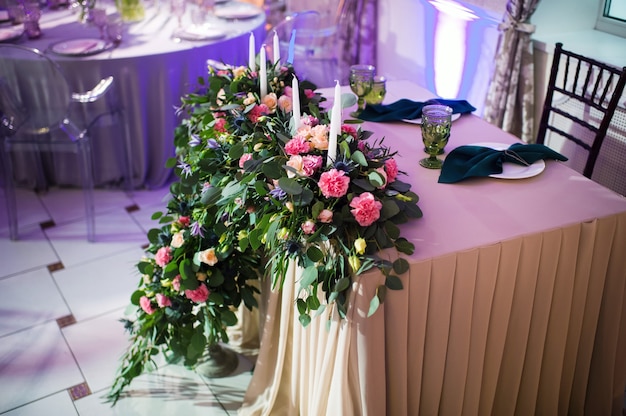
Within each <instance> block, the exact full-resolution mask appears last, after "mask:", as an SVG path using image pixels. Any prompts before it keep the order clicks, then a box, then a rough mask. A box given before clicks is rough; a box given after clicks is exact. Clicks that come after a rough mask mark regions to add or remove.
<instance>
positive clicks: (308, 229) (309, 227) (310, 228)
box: [300, 220, 315, 234]
mask: <svg viewBox="0 0 626 416" xmlns="http://www.w3.org/2000/svg"><path fill="white" fill-rule="evenodd" d="M300 228H301V229H302V231H303V232H304V233H305V234H313V233H314V232H315V222H313V221H311V220H306V221H305V222H303V223H302V225H300Z"/></svg>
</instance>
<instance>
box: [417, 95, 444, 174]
mask: <svg viewBox="0 0 626 416" xmlns="http://www.w3.org/2000/svg"><path fill="white" fill-rule="evenodd" d="M451 125H452V108H450V107H448V106H447V105H440V104H434V105H427V106H424V108H423V109H422V140H423V141H424V146H426V153H428V157H427V158H425V159H422V160H420V165H421V166H423V167H425V168H429V169H441V165H442V164H443V162H442V161H441V160H440V159H438V158H437V155H438V154H439V152H440V151H441V150H443V148H444V147H445V146H446V144H448V139H449V138H450V126H451Z"/></svg>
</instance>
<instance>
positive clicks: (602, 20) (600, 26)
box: [595, 0, 626, 38]
mask: <svg viewBox="0 0 626 416" xmlns="http://www.w3.org/2000/svg"><path fill="white" fill-rule="evenodd" d="M611 1H618V0H600V1H599V3H600V4H599V7H598V17H597V18H596V26H595V29H596V30H599V31H601V32H607V33H610V34H613V35H615V36H620V37H623V38H626V21H625V20H620V19H617V18H612V17H606V16H605V15H604V11H605V10H608V6H607V4H610V3H611ZM619 1H626V0H619Z"/></svg>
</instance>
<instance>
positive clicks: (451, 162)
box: [439, 143, 567, 183]
mask: <svg viewBox="0 0 626 416" xmlns="http://www.w3.org/2000/svg"><path fill="white" fill-rule="evenodd" d="M539 159H554V160H561V161H566V160H567V158H566V157H565V156H563V155H562V154H560V153H558V152H555V151H554V150H552V149H550V148H549V147H547V146H544V145H542V144H522V143H515V144H513V145H511V146H510V147H509V148H508V149H505V150H495V149H491V148H489V147H483V146H459V147H457V148H456V149H454V150H452V151H451V152H450V154H448V156H447V157H446V159H445V160H444V161H443V166H442V167H441V174H440V175H439V182H440V183H454V182H459V181H462V180H463V179H467V178H471V177H474V176H489V175H492V174H494V173H502V163H504V162H513V163H517V164H518V165H522V166H524V165H531V164H533V163H535V162H536V161H538V160H539Z"/></svg>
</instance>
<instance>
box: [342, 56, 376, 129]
mask: <svg viewBox="0 0 626 416" xmlns="http://www.w3.org/2000/svg"><path fill="white" fill-rule="evenodd" d="M375 72H376V68H375V67H374V66H372V65H352V66H351V67H350V77H349V80H350V89H351V90H352V92H353V93H354V94H356V96H357V109H356V111H353V112H352V113H350V115H351V116H352V117H355V118H356V117H358V116H359V114H361V111H363V110H364V109H365V96H366V95H367V93H369V92H370V91H371V90H372V87H373V86H374V73H375Z"/></svg>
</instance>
